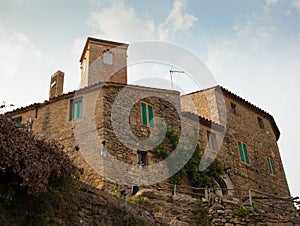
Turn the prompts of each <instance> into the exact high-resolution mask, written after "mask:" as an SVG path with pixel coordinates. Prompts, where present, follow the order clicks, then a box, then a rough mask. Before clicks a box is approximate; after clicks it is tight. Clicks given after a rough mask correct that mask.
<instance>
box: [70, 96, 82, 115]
mask: <svg viewBox="0 0 300 226" xmlns="http://www.w3.org/2000/svg"><path fill="white" fill-rule="evenodd" d="M77 102H81V104H80V105H79V106H80V114H77V115H76V117H74V104H75V103H77ZM69 106H70V108H69V121H73V120H77V119H81V118H82V116H83V98H82V97H79V98H75V99H71V100H70V105H69ZM77 110H78V109H77Z"/></svg>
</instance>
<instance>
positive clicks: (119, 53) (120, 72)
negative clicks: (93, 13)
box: [80, 37, 128, 88]
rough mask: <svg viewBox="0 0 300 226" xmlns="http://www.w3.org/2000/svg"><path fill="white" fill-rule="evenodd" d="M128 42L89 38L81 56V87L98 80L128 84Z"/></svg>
mask: <svg viewBox="0 0 300 226" xmlns="http://www.w3.org/2000/svg"><path fill="white" fill-rule="evenodd" d="M127 48H128V44H124V43H119V42H112V41H107V40H101V39H95V38H90V37H89V38H88V39H87V41H86V44H85V47H84V50H83V53H82V55H81V58H80V64H81V88H84V87H86V86H91V85H93V84H96V83H98V82H112V83H120V84H127Z"/></svg>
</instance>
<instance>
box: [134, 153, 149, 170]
mask: <svg viewBox="0 0 300 226" xmlns="http://www.w3.org/2000/svg"><path fill="white" fill-rule="evenodd" d="M147 156H148V152H147V151H143V150H137V152H136V165H137V167H142V168H144V167H146V166H147V165H148V157H147Z"/></svg>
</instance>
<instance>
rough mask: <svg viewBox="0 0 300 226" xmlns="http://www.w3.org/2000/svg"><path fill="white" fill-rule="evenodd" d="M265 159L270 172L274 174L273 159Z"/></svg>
mask: <svg viewBox="0 0 300 226" xmlns="http://www.w3.org/2000/svg"><path fill="white" fill-rule="evenodd" d="M267 161H268V167H269V170H270V174H272V175H275V168H274V164H273V160H272V159H271V158H267Z"/></svg>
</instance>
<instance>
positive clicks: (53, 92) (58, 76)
mask: <svg viewBox="0 0 300 226" xmlns="http://www.w3.org/2000/svg"><path fill="white" fill-rule="evenodd" d="M64 75H65V73H63V72H62V71H57V72H55V73H54V74H53V75H52V76H51V82H50V93H49V100H51V99H52V98H54V97H58V96H60V95H62V94H63V89H64Z"/></svg>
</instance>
